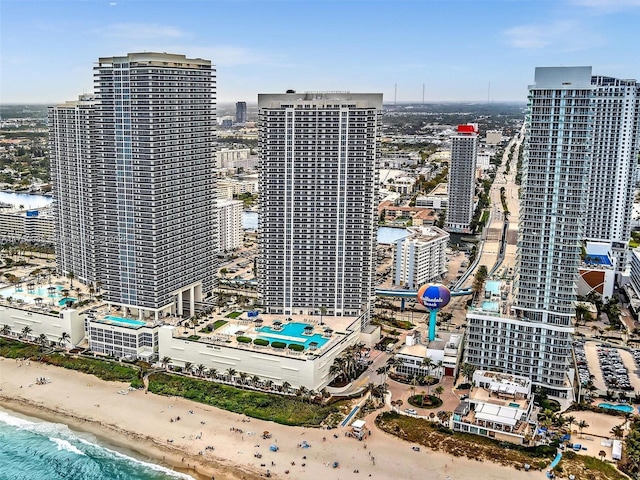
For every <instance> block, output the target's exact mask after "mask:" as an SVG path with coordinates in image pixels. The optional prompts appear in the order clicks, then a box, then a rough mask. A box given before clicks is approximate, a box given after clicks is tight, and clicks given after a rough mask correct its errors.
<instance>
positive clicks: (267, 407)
mask: <svg viewBox="0 0 640 480" xmlns="http://www.w3.org/2000/svg"><path fill="white" fill-rule="evenodd" d="M149 391H150V392H153V393H157V394H159V395H168V396H179V397H184V398H187V399H189V400H195V401H196V402H200V403H204V404H207V405H211V406H214V407H218V408H222V409H224V410H228V411H230V412H236V413H241V414H243V415H247V416H250V417H253V418H259V419H262V420H271V421H274V422H277V423H281V424H284V425H305V426H319V425H320V424H321V423H322V422H323V420H324V419H325V418H327V416H329V414H331V413H333V412H336V411H337V409H338V406H337V404H334V405H331V406H324V405H323V406H320V405H316V404H313V403H309V402H303V401H301V400H298V399H296V398H293V397H285V396H279V395H273V394H269V393H263V392H255V391H251V390H241V389H239V388H234V387H230V386H228V385H221V384H217V383H213V382H209V381H206V380H197V379H195V378H190V377H183V376H178V375H169V374H166V373H156V374H152V375H150V376H149Z"/></svg>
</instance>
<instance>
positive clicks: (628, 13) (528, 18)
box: [0, 0, 640, 104]
mask: <svg viewBox="0 0 640 480" xmlns="http://www.w3.org/2000/svg"><path fill="white" fill-rule="evenodd" d="M178 7H179V8H178ZM639 17H640V1H638V0H619V1H616V0H609V1H607V0H563V1H559V2H542V3H540V2H534V1H523V2H510V1H500V0H496V1H487V2H475V3H474V2H462V3H447V2H443V1H430V2H414V1H400V2H383V1H373V0H372V1H347V2H318V1H312V0H309V1H305V2H296V3H293V2H291V1H287V0H284V1H273V2H271V1H269V2H257V1H238V2H234V1H226V0H220V1H216V2H199V1H187V2H180V3H179V4H178V3H175V2H159V3H154V4H153V5H152V6H151V4H149V3H146V2H131V1H130V2H118V1H117V0H115V1H100V2H97V1H96V2H78V1H61V2H40V1H31V2H17V1H6V2H3V4H2V16H1V18H2V20H0V27H2V28H1V31H2V33H1V34H0V35H1V36H0V40H1V43H2V46H3V55H2V58H1V59H0V70H1V71H2V72H3V73H2V82H1V84H0V102H2V103H57V102H61V101H64V100H68V99H70V98H75V96H76V95H77V94H78V93H81V92H83V91H84V92H87V93H89V92H90V91H91V86H92V69H91V68H90V67H88V66H87V65H91V63H92V62H94V61H95V58H98V57H99V56H102V55H108V54H114V53H115V54H125V53H126V52H136V51H139V52H144V51H159V52H163V51H166V52H170V53H183V54H185V55H187V56H189V57H201V58H208V59H211V60H212V62H213V64H214V65H216V67H217V70H218V86H217V87H218V88H217V90H218V92H219V98H218V101H219V102H224V103H226V102H235V101H239V100H244V101H248V102H249V103H251V104H255V101H256V99H257V93H258V92H259V91H262V92H264V91H273V92H284V91H285V90H286V89H288V88H293V89H301V87H303V86H304V87H305V88H311V89H317V90H341V91H342V90H350V91H369V92H378V91H380V92H382V93H383V94H384V98H385V102H386V103H391V102H393V101H394V100H397V101H398V102H409V101H412V102H419V101H421V100H422V97H423V84H424V98H425V101H443V102H448V101H472V102H473V101H477V102H481V101H487V100H490V101H495V102H502V101H517V102H524V101H525V100H526V94H527V92H526V85H528V84H529V83H530V72H531V71H532V70H533V68H534V67H535V66H539V65H550V66H551V65H592V66H593V73H594V75H601V74H605V73H606V74H608V75H612V76H618V77H620V78H626V77H625V75H632V78H634V77H635V78H637V77H639V76H640V72H638V65H637V62H635V60H636V58H634V56H633V55H632V54H630V52H632V49H631V48H628V46H629V45H633V43H634V38H633V33H634V28H633V27H634V25H635V24H637V23H638V20H639ZM25 32H26V33H25ZM337 51H339V52H340V55H339V56H336V55H335V53H334V52H337ZM61 52H62V53H63V54H61ZM43 71H46V72H47V75H42V72H43ZM396 84H397V95H396V91H395V86H396Z"/></svg>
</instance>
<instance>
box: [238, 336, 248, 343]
mask: <svg viewBox="0 0 640 480" xmlns="http://www.w3.org/2000/svg"><path fill="white" fill-rule="evenodd" d="M236 340H237V341H238V343H251V338H249V337H243V336H242V335H240V336H238V337H236Z"/></svg>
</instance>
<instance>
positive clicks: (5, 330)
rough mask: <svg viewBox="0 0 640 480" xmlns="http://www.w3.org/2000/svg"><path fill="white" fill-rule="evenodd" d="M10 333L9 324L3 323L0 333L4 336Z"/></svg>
mask: <svg viewBox="0 0 640 480" xmlns="http://www.w3.org/2000/svg"><path fill="white" fill-rule="evenodd" d="M10 334H11V327H10V326H9V325H3V326H2V329H0V335H4V336H5V337H7V336H9V335H10Z"/></svg>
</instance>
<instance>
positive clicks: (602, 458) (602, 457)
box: [598, 450, 607, 460]
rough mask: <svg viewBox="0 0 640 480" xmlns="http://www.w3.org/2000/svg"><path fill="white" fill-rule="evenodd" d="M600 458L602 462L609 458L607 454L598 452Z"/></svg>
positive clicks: (601, 451)
mask: <svg viewBox="0 0 640 480" xmlns="http://www.w3.org/2000/svg"><path fill="white" fill-rule="evenodd" d="M598 456H599V457H600V460H604V457H606V456H607V452H605V451H604V450H600V452H598Z"/></svg>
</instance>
